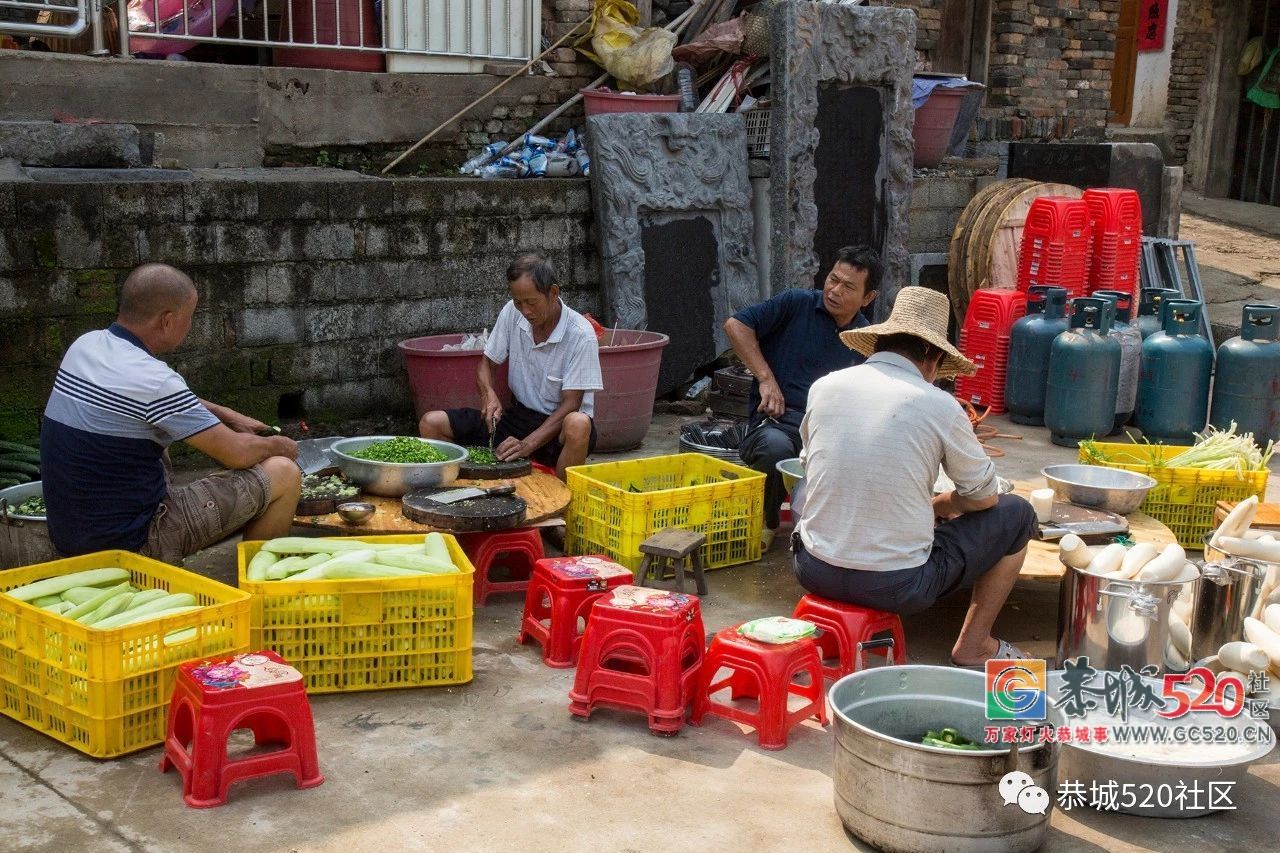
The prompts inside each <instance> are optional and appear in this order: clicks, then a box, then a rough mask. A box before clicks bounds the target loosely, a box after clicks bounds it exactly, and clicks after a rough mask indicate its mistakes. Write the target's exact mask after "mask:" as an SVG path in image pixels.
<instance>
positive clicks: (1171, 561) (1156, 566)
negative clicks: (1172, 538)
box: [1138, 542, 1187, 582]
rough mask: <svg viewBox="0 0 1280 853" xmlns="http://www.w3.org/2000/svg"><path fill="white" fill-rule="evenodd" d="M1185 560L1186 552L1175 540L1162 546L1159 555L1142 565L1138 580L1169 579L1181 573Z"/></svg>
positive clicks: (1156, 580)
mask: <svg viewBox="0 0 1280 853" xmlns="http://www.w3.org/2000/svg"><path fill="white" fill-rule="evenodd" d="M1186 562H1187V552H1186V551H1184V550H1182V546H1180V545H1179V544H1178V543H1176V542H1171V543H1169V544H1168V545H1166V546H1164V550H1163V551H1161V552H1160V556H1158V557H1156V558H1155V559H1154V560H1152V561H1151V562H1149V563H1147V564H1146V565H1145V566H1143V567H1142V570H1141V571H1140V572H1138V580H1140V581H1148V582H1160V581H1171V580H1173V579H1174V578H1176V577H1178V576H1179V575H1181V574H1182V568H1183V566H1185V565H1186Z"/></svg>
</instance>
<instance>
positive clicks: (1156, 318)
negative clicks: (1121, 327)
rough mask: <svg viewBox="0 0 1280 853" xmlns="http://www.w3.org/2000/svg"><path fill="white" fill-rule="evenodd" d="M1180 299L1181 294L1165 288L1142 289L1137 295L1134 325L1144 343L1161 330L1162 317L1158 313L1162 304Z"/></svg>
mask: <svg viewBox="0 0 1280 853" xmlns="http://www.w3.org/2000/svg"><path fill="white" fill-rule="evenodd" d="M1181 298H1182V294H1181V293H1180V292H1179V291H1177V290H1171V289H1169V288H1165V287H1144V288H1142V291H1141V293H1140V294H1139V295H1138V319H1137V322H1135V323H1134V325H1135V326H1137V327H1138V331H1139V332H1141V333H1142V339H1143V340H1144V341H1145V340H1146V339H1147V338H1149V337H1151V336H1152V335H1153V334H1154V333H1156V332H1158V331H1160V330H1161V329H1162V328H1163V326H1161V325H1160V318H1161V317H1162V316H1164V315H1163V314H1161V313H1160V306H1161V305H1162V304H1164V300H1166V299H1181Z"/></svg>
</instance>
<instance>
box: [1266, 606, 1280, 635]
mask: <svg viewBox="0 0 1280 853" xmlns="http://www.w3.org/2000/svg"><path fill="white" fill-rule="evenodd" d="M1262 624H1264V625H1266V626H1267V627H1268V628H1270V629H1271V630H1272V631H1275V632H1276V633H1277V634H1280V604H1268V605H1267V609H1266V610H1264V611H1262Z"/></svg>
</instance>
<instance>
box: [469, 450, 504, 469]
mask: <svg viewBox="0 0 1280 853" xmlns="http://www.w3.org/2000/svg"><path fill="white" fill-rule="evenodd" d="M467 461H468V462H474V463H475V464H476V465H497V464H498V454H496V453H494V452H493V451H492V450H490V449H489V448H487V447H468V448H467Z"/></svg>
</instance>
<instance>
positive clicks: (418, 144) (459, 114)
mask: <svg viewBox="0 0 1280 853" xmlns="http://www.w3.org/2000/svg"><path fill="white" fill-rule="evenodd" d="M590 21H591V19H590V18H587V19H586V20H583V21H579V22H578V23H577V25H575V26H574V28H573V29H571V30H569V32H567V33H565V34H564V35H562V36H560V38H558V39H556V41H555V43H554V44H552V45H551V47H549V48H547V49H546V50H544V51H543V52H542V53H540V54H538V55H537V56H535V57H534V58H533V59H530V60H529V61H528V62H526V63H525V65H524V67H523V68H521V69H520V70H519V71H516V72H515V73H514V74H512V75H511V76H510V77H508V78H507V79H505V80H503V81H502V82H501V83H499V84H498V85H496V86H494V87H493V88H492V89H490V90H489V91H487V92H485V93H484V94H483V95H481V96H480V97H478V98H476V99H475V100H474V101H472V102H471V103H469V104H467V105H466V106H465V107H463V108H462V109H460V110H458V111H457V112H456V113H454V114H453V115H451V116H449V117H448V118H447V119H445V120H444V122H443V123H442V124H441V125H440V126H439V127H437V128H436V129H435V130H433V131H431V132H430V133H428V134H427V135H426V136H424V137H422V138H421V139H419V140H418V141H417V142H415V143H414V144H413V146H412V147H411V148H410V149H409V150H408V151H406V152H404V153H403V154H401V155H400V156H399V157H397V158H396V159H394V160H392V161H391V162H390V163H388V164H387V166H386V168H384V169H383V170H382V172H381V174H383V175H385V174H386V173H387V172H390V171H391V170H392V169H394V168H395V167H396V166H398V165H400V163H401V162H403V161H404V159H405V158H406V157H408V156H409V155H410V154H412V153H413V152H415V151H417V150H418V149H419V148H421V147H422V146H423V145H425V144H426V143H427V141H428V140H430V139H431V138H432V137H434V136H435V135H436V134H437V133H439V132H440V131H442V130H444V129H445V128H446V127H448V126H449V125H451V124H453V123H454V122H455V121H457V120H458V119H460V118H462V116H464V115H466V114H467V113H468V112H470V111H471V110H472V109H473V108H474V107H475V106H476V105H477V104H479V103H480V102H481V101H484V100H487V99H488V98H489V97H490V96H491V95H493V94H494V93H495V92H497V91H498V90H499V89H501V88H502V87H504V86H506V85H507V84H508V83H510V82H511V81H512V80H514V79H516V78H517V77H519V76H520V75H521V74H524V73H525V72H526V71H528V70H529V69H530V68H532V67H533V66H534V63H536V62H538V61H540V60H541V59H542V58H543V57H544V56H546V55H547V54H549V53H550V52H551V51H553V50H555V49H556V48H557V47H559V46H560V45H562V44H564V43H565V41H567V40H568V38H569V36H571V35H573V34H574V33H576V32H577V31H578V30H579V29H581V28H582V25H583V24H586V23H590Z"/></svg>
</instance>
